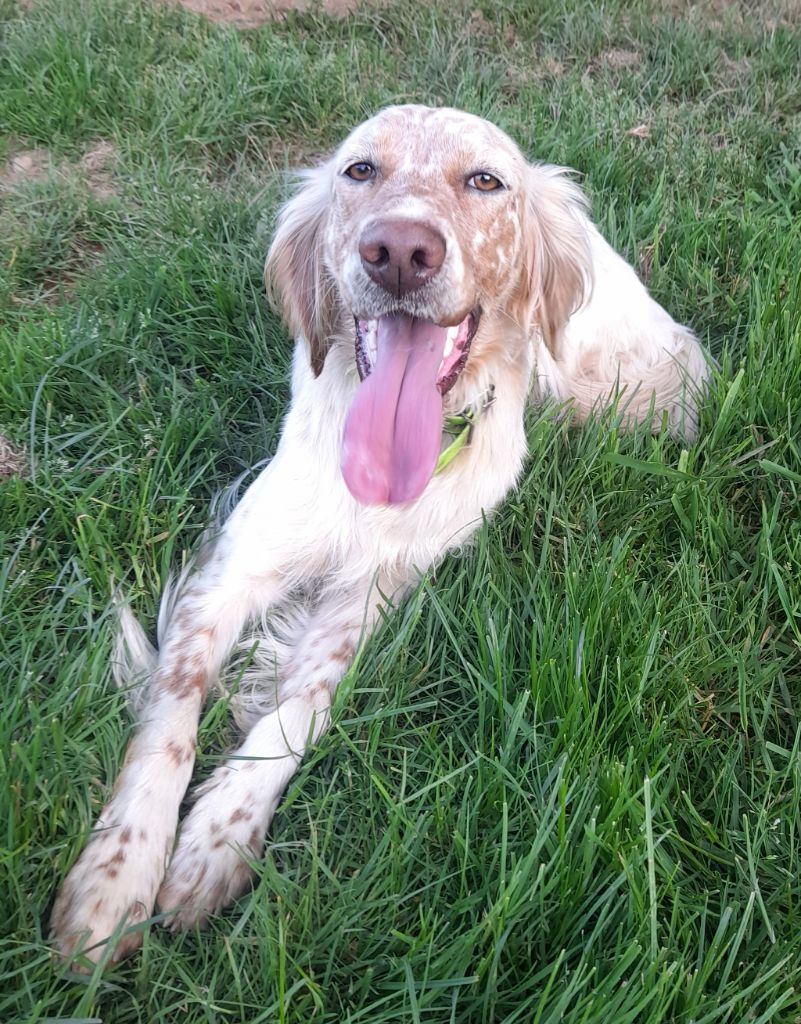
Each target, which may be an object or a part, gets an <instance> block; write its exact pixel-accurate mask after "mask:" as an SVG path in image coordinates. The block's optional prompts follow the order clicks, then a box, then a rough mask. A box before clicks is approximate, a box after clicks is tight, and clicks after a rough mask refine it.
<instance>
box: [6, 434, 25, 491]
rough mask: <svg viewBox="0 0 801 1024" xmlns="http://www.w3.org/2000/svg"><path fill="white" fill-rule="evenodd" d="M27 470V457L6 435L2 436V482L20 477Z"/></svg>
mask: <svg viewBox="0 0 801 1024" xmlns="http://www.w3.org/2000/svg"><path fill="white" fill-rule="evenodd" d="M24 470H25V455H24V453H23V452H22V451H20V449H19V448H16V447H15V446H14V445H13V444H12V443H11V442H10V441H9V440H8V438H7V437H6V436H5V435H4V434H0V480H4V479H5V478H6V477H9V476H19V475H20V474H21V473H23V472H24Z"/></svg>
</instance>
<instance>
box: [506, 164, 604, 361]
mask: <svg viewBox="0 0 801 1024" xmlns="http://www.w3.org/2000/svg"><path fill="white" fill-rule="evenodd" d="M568 173H569V172H568V171H567V170H566V169H565V168H562V167H551V166H549V165H547V164H539V165H537V164H532V165H530V166H529V168H528V172H527V181H526V196H525V202H524V207H523V212H522V218H521V219H522V227H523V260H522V263H523V277H522V280H521V282H520V286H519V288H518V292H517V296H516V309H515V310H514V312H515V314H516V319H517V320H518V322H519V323H521V324H522V325H523V326H525V327H526V328H527V329H528V328H531V327H532V326H533V325H534V324H535V323H536V324H537V325H538V326H539V328H540V330H541V331H542V335H543V338H544V339H545V343H546V345H547V346H548V348H549V349H550V350H551V352H554V354H555V352H556V346H557V343H558V340H559V335H560V334H561V332H562V328H563V327H564V326H565V324H566V323H567V321H568V318H569V317H570V314H571V313H573V312H574V311H575V310H576V309H578V307H579V306H580V305H581V304H582V302H583V301H584V299H585V298H586V296H587V295H588V294H589V291H590V289H591V287H592V260H591V257H590V249H589V239H588V236H587V227H588V221H587V214H586V208H587V200H586V198H585V196H584V194H583V193H582V191H581V189H580V188H579V187H578V185H576V184H574V183H573V182H572V181H570V179H569V178H568V177H567V174H568Z"/></svg>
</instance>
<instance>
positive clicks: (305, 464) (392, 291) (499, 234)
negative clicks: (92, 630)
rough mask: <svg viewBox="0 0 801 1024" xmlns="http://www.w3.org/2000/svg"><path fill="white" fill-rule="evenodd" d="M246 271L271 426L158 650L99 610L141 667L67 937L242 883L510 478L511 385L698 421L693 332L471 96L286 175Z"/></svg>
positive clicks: (185, 582)
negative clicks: (274, 215)
mask: <svg viewBox="0 0 801 1024" xmlns="http://www.w3.org/2000/svg"><path fill="white" fill-rule="evenodd" d="M266 280H267V285H268V289H269V292H270V294H271V295H272V296H273V297H274V299H275V300H276V301H277V303H278V304H279V305H280V306H281V308H282V310H283V313H284V316H285V319H286V321H287V324H288V325H289V327H290V329H291V331H292V332H293V334H294V336H295V337H296V339H297V344H296V346H295V353H294V359H293V364H292V401H291V404H290V407H289V411H288V414H287V417H286V420H285V422H284V428H283V433H282V436H281V440H280V443H279V445H278V449H277V451H276V453H275V456H274V457H273V459H272V461H271V462H270V463H269V465H268V466H267V468H266V469H264V470H263V472H262V473H261V474H260V475H259V476H258V478H257V479H256V480H255V482H254V483H253V484H252V485H251V486H250V487H249V489H248V490H247V492H246V493H245V495H244V497H243V498H242V500H241V501H240V502H239V504H238V505H237V506H236V508H235V509H234V511H233V512H232V514H231V515H230V516H229V518H228V519H227V521H226V522H225V524H224V526H222V527H221V528H220V530H219V532H218V534H217V535H216V537H214V539H213V541H211V542H210V543H209V544H208V545H207V546H206V550H205V552H204V555H203V558H202V559H201V561H200V563H199V564H198V566H197V567H196V568H195V570H194V571H193V572H191V573H189V574H188V575H186V576H185V577H184V578H183V579H182V580H180V581H179V583H178V585H177V586H176V587H175V588H174V589H173V592H172V595H171V597H169V598H166V597H165V599H164V600H163V602H162V608H161V612H160V616H159V627H158V651H156V650H155V649H154V648H153V647H152V646H151V645H150V644H149V642H148V641H147V640H146V638H145V635H144V633H143V632H142V630H141V628H140V627H139V626H138V624H137V623H136V622H135V621H134V619H133V617H132V615H131V614H130V612H128V611H127V610H124V611H123V612H122V630H121V632H122V646H123V648H124V657H123V659H122V660H123V661H124V663H125V665H126V671H127V673H129V680H128V681H129V683H130V680H131V679H133V678H134V677H135V676H137V675H142V676H146V677H147V683H146V688H145V690H144V696H143V698H142V702H141V705H142V706H141V708H140V712H139V716H138V724H137V725H136V728H135V731H134V734H133V737H132V739H131V741H130V743H129V745H128V749H127V752H126V755H125V761H124V764H123V767H122V771H121V773H120V775H119V778H118V779H117V782H116V784H115V786H114V788H113V791H112V793H111V797H110V799H109V801H108V803H107V804H106V805H105V807H104V808H103V810H102V811H101V813H100V817H99V819H98V821H97V825H96V827H95V828H94V830H93V831H92V833H91V835H90V836H89V840H88V842H87V844H86V847H85V849H84V850H83V853H82V854H81V855H80V857H79V858H78V860H77V862H76V863H75V865H74V866H73V868H72V870H71V871H70V873H69V875H68V876H67V879H66V881H65V882H64V884H63V886H62V889H61V892H60V894H59V896H58V898H57V900H56V903H55V905H54V909H53V913H52V920H51V925H52V934H53V938H54V941H55V943H56V945H57V947H58V949H59V950H60V951H61V952H62V954H64V955H67V956H71V955H72V954H74V953H76V952H77V951H81V950H82V951H85V953H86V955H87V956H88V958H89V959H90V960H91V961H97V960H98V959H99V958H101V956H105V955H107V956H108V959H118V958H119V957H120V956H122V955H124V954H126V953H128V952H129V951H131V950H132V949H134V948H135V947H136V946H137V945H138V943H139V941H140V939H141V931H142V922H144V921H145V920H146V919H147V918H149V917H150V916H151V915H152V914H153V913H154V907H155V906H156V905H158V906H159V907H160V909H161V911H162V912H163V913H164V914H165V920H166V923H167V924H168V925H169V926H170V927H172V928H173V929H178V928H190V927H193V926H195V925H198V924H201V923H203V921H204V920H205V919H206V918H207V917H208V915H210V914H214V913H216V912H217V911H219V910H220V908H222V907H224V906H226V905H227V904H228V903H230V902H231V901H232V900H234V899H235V898H236V897H237V896H238V895H239V894H240V893H241V892H242V891H243V890H244V889H245V888H246V887H247V885H248V884H249V881H250V879H251V874H252V870H251V866H250V862H252V859H253V858H254V857H258V856H259V855H260V853H261V851H262V848H263V844H264V838H265V833H266V831H267V828H268V826H269V825H270V820H271V818H272V816H273V813H274V812H275V809H276V807H277V805H278V802H279V800H280V798H281V794H282V792H283V790H284V787H285V786H286V785H287V782H288V781H289V779H290V778H291V777H292V775H293V773H294V772H295V770H296V769H297V766H298V763H299V761H300V759H301V757H302V756H303V753H304V751H305V750H306V749H307V747H308V746H309V745H310V744H313V743H314V742H315V741H316V740H317V738H318V737H319V736H320V734H321V733H322V732H323V731H324V730H325V728H326V727H327V725H328V722H329V715H330V706H331V700H332V696H333V694H334V691H335V690H336V687H337V684H338V683H339V681H340V680H341V679H342V677H343V676H344V674H345V673H346V672H347V670H348V667H349V666H350V664H351V662H352V661H353V658H354V654H355V652H356V650H357V648H358V647H359V645H360V644H362V643H363V642H364V641H365V639H366V638H367V637H368V636H369V634H370V633H371V631H372V630H373V629H374V628H375V626H376V624H377V622H378V621H379V620H380V617H381V615H382V612H383V611H384V609H386V608H387V607H388V606H389V605H391V604H394V603H396V602H397V601H398V600H399V599H400V598H401V597H402V596H403V595H404V593H405V592H407V591H408V590H409V589H410V588H412V587H413V586H414V585H415V583H416V582H417V581H419V579H420V577H421V574H422V573H425V572H426V570H427V569H429V568H430V567H431V566H433V565H435V564H436V563H437V562H439V561H440V560H441V559H442V557H443V555H444V554H445V553H446V552H447V551H449V550H452V549H456V548H459V547H460V546H461V545H463V544H464V543H465V541H466V540H467V539H468V537H469V536H470V535H471V534H472V533H473V531H474V530H475V529H476V528H477V526H478V525H479V524H480V523H481V521H482V516H483V515H484V514H486V513H489V512H490V511H491V510H492V509H494V508H495V507H496V506H497V505H498V503H499V502H500V501H501V500H502V499H503V497H504V496H505V495H506V494H508V492H509V490H510V488H512V487H513V486H514V485H515V482H516V480H517V479H518V476H519V474H520V471H521V468H522V466H523V463H524V460H525V457H526V435H525V432H524V427H523V416H524V411H525V408H526V403H527V402H528V401H529V399H530V397H531V395H532V392H534V393H535V394H537V395H543V394H550V395H553V396H555V397H556V398H557V399H559V400H561V401H564V402H568V403H569V404H571V405H572V408H573V410H574V412H575V413H576V414H578V415H579V416H585V415H586V414H587V413H588V412H589V411H590V410H592V409H593V408H594V407H596V406H597V405H599V404H603V403H606V402H608V401H609V400H610V399H612V397H613V396H617V399H616V400H617V401H619V403H620V408H621V409H625V413H624V416H625V417H629V418H631V419H632V420H634V419H636V420H647V421H650V422H651V423H652V425H653V428H654V429H659V428H660V425H661V423H662V421H663V417H665V418H666V422H667V425H668V428H669V429H670V430H671V431H672V432H673V433H674V434H677V435H681V436H684V437H692V436H693V435H694V434H695V432H696V429H697V426H696V425H697V415H696V402H697V397H698V392H699V387H700V385H701V384H702V382H703V381H704V380H705V378H706V376H707V361H706V359H705V357H704V354H703V352H702V349H701V348H700V346H699V344H698V342H697V340H696V338H695V337H694V336H693V334H692V332H691V331H690V330H689V329H688V328H687V327H683V326H681V325H680V324H678V323H676V322H675V321H674V320H673V319H672V318H671V317H670V316H669V315H668V313H666V312H665V310H664V309H662V308H661V306H659V305H658V304H657V303H656V302H655V301H654V300H653V299H652V298H651V297H650V295H649V294H648V292H647V290H646V289H645V287H644V286H643V285H642V284H641V282H640V281H639V280H638V278H637V277H636V275H635V274H634V272H633V270H632V269H631V268H630V267H629V266H627V264H626V263H625V262H624V261H623V260H622V259H621V258H620V257H619V256H617V255H616V254H615V253H614V252H613V251H612V249H611V248H610V247H609V245H608V244H607V243H606V242H605V241H604V239H603V238H602V237H601V235H600V234H599V233H598V231H597V229H596V228H595V226H594V225H593V224H592V222H591V221H590V219H589V217H588V214H587V204H586V202H585V200H584V198H583V196H582V193H581V191H580V190H579V188H578V187H577V186H576V185H575V184H574V183H573V181H572V180H571V178H570V176H569V174H568V173H566V172H565V170H564V169H562V168H559V167H552V166H547V165H543V164H530V163H528V162H527V161H526V160H525V159H524V157H523V156H522V155H521V153H520V150H519V149H518V148H517V146H516V145H515V144H514V143H513V142H512V141H511V140H510V139H509V138H508V137H507V136H506V135H505V134H504V133H503V132H502V131H500V130H499V129H498V128H496V127H495V126H493V125H492V124H489V123H487V122H486V121H483V120H481V119H480V118H478V117H474V116H472V115H470V114H466V113H462V112H459V111H456V110H449V109H429V108H426V107H422V106H402V107H392V108H389V109H387V110H384V111H382V112H381V113H379V114H378V115H376V116H375V117H373V118H371V119H370V120H368V121H367V122H365V123H364V124H362V125H361V126H360V127H358V128H356V129H355V131H353V132H352V134H351V135H350V136H349V137H348V138H347V139H346V140H345V141H344V142H343V143H342V145H341V146H340V147H339V149H338V150H337V151H336V153H335V154H334V155H333V156H332V157H331V158H330V159H329V160H327V161H326V162H325V163H323V164H322V165H321V166H319V167H316V168H314V169H313V170H309V171H306V172H304V173H303V174H302V177H301V181H300V187H299V189H298V190H297V192H296V194H295V195H294V197H293V198H292V199H290V201H289V202H288V203H287V205H286V206H285V207H284V209H283V211H282V212H281V214H280V218H279V220H278V225H277V230H276V233H275V238H274V241H273V243H272V246H271V248H270V251H269V254H268V257H267V265H266ZM288 606H291V610H290V611H287V607H288ZM276 615H277V616H278V621H279V622H281V623H282V626H281V628H280V629H278V630H277V629H276V627H275V626H274V625H273V626H270V624H269V623H270V621H273V622H274V621H275V619H274V618H273V619H272V620H271V619H270V616H273V617H274V616H276ZM262 622H265V627H264V633H263V640H262V642H261V643H260V644H258V645H257V650H256V653H255V655H254V658H253V661H252V663H251V664H250V668H249V669H248V673H247V677H248V679H249V682H250V684H251V685H250V686H249V690H250V691H251V693H250V702H249V704H248V706H247V707H246V708H245V710H246V712H247V715H246V717H247V718H248V719H249V722H250V724H251V728H250V730H249V732H248V733H247V736H246V738H245V740H244V743H243V744H242V746H241V747H240V748H239V750H238V751H237V752H236V755H235V757H234V758H233V759H232V760H230V761H228V762H227V763H225V764H223V765H222V766H220V767H218V768H217V769H216V771H215V772H214V773H213V775H212V776H211V778H210V779H209V780H208V781H207V782H206V783H205V784H204V785H203V786H201V787H200V790H199V795H198V799H197V800H196V801H195V803H194V804H193V806H192V808H191V810H190V811H189V813H188V815H187V817H186V818H185V820H184V821H183V824H182V826H181V829H180V834H179V835H178V839H177V844H176V842H175V840H176V831H177V829H178V812H179V805H180V803H181V800H182V799H183V797H184V793H185V791H186V788H187V785H188V784H189V781H190V777H191V775H192V766H193V764H194V760H195V741H196V735H197V725H198V716H199V713H200V710H201V705H202V703H203V699H204V697H205V695H206V691H207V689H208V687H209V685H210V683H212V681H213V680H214V678H215V677H216V676H217V675H218V673H219V671H220V669H221V668H222V666H223V665H224V663H225V662H226V659H227V658H228V657H229V656H230V654H231V651H232V649H233V648H234V646H235V645H236V644H237V641H238V640H240V638H241V635H242V632H243V630H244V629H245V627H246V625H247V624H251V625H253V624H254V623H255V624H256V626H255V628H256V629H257V630H259V629H260V626H259V624H260V623H262ZM240 642H241V641H240ZM252 643H253V641H252V639H250V640H248V641H247V644H248V645H249V646H250V645H252ZM254 676H255V677H256V678H255V680H254ZM254 689H255V695H254V692H253V691H254ZM243 854H244V855H247V856H243ZM107 943H111V947H110V948H107ZM104 950H105V953H104Z"/></svg>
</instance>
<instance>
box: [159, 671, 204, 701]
mask: <svg viewBox="0 0 801 1024" xmlns="http://www.w3.org/2000/svg"><path fill="white" fill-rule="evenodd" d="M207 678H208V675H207V673H206V670H205V669H204V668H203V667H202V661H201V662H197V663H193V664H192V665H187V664H181V665H179V666H178V667H177V668H176V669H175V670H174V671H173V672H172V673H170V675H169V676H168V677H167V679H166V681H165V684H164V688H165V689H166V690H167V692H168V693H172V694H174V695H175V696H176V697H177V698H178V699H179V700H186V699H187V698H189V697H194V696H197V695H200V696H201V697H202V696H203V694H204V693H205V692H206V680H207Z"/></svg>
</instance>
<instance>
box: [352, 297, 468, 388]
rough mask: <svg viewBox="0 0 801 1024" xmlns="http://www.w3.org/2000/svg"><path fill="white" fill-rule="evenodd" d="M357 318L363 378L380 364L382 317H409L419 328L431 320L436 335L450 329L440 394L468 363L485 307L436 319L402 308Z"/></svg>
mask: <svg viewBox="0 0 801 1024" xmlns="http://www.w3.org/2000/svg"><path fill="white" fill-rule="evenodd" d="M353 319H354V322H355V324H356V367H357V369H358V371H359V377H360V378H361V380H364V379H365V378H366V377H368V376H369V375H370V374H371V373H372V371H373V368H374V367H375V365H376V361H377V359H378V349H379V333H380V330H381V328H382V321H386V320H388V319H392V320H404V319H405V320H408V321H409V322H410V323H414V322H416V323H417V326H418V329H419V328H420V327H422V326H423V325H425V324H428V325H429V326H430V328H431V334H432V335H436V334H438V333H439V332H441V331H446V332H447V334H446V336H445V344H444V348H443V350H442V359H441V361H440V363H439V367H438V369H437V374H436V385H437V388H438V390H439V392H440V394H442V395H445V394H447V392H448V391H450V389H451V388H452V387H453V385H454V384H455V383H456V379H457V378H458V376H459V374H460V373H461V372H462V370H463V369H464V367H465V364H466V363H467V359H468V356H469V354H470V346H471V344H472V342H473V338H474V337H475V336H476V331H477V330H478V325H479V322H480V320H481V310H480V308H479V307H478V306H476V307H475V308H474V309H472V310H471V311H470V312H469V313H467V315H466V316H461V317H458V318H457V317H447V316H446V317H444V318H443V319H442V320H440V321H439V322H436V323H435V322H433V321H431V320H428V319H427V318H425V317H419V316H415V315H410V314H408V313H407V312H405V311H404V310H401V309H398V310H391V311H389V312H386V313H383V314H381V315H380V316H374V317H360V316H358V315H356V314H354V317H353Z"/></svg>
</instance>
